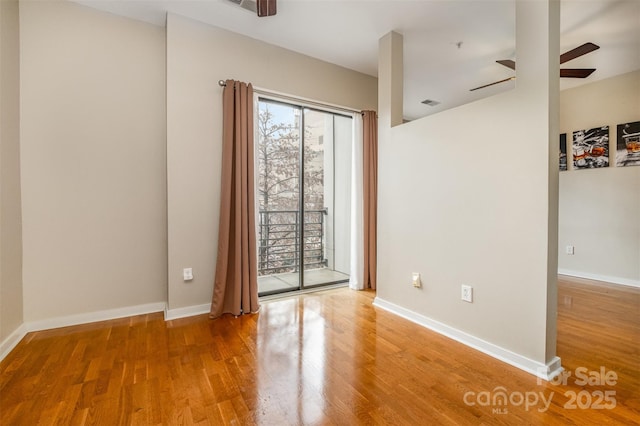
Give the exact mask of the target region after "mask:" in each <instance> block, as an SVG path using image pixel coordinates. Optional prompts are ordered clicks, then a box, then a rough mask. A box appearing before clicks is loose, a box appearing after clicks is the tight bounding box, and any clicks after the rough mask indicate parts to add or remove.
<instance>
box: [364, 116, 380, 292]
mask: <svg viewBox="0 0 640 426" xmlns="http://www.w3.org/2000/svg"><path fill="white" fill-rule="evenodd" d="M362 121H363V131H362V133H363V157H364V160H363V174H364V181H363V192H364V207H363V219H364V220H363V221H364V277H363V280H364V288H372V289H375V288H376V268H377V260H376V253H377V226H378V220H377V207H378V118H377V116H376V112H375V111H363V112H362Z"/></svg>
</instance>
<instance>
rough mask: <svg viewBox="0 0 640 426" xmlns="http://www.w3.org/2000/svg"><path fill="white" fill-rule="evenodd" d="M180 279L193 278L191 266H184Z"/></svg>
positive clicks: (187, 279)
mask: <svg viewBox="0 0 640 426" xmlns="http://www.w3.org/2000/svg"><path fill="white" fill-rule="evenodd" d="M182 279H183V280H185V281H191V280H192V279H193V268H184V269H183V270H182Z"/></svg>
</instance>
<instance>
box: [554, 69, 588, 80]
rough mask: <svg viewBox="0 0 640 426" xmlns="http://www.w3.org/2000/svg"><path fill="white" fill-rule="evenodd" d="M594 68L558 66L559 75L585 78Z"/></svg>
mask: <svg viewBox="0 0 640 426" xmlns="http://www.w3.org/2000/svg"><path fill="white" fill-rule="evenodd" d="M595 70H596V69H595V68H560V77H569V78H587V77H589V76H590V75H591V74H593V72H594V71H595Z"/></svg>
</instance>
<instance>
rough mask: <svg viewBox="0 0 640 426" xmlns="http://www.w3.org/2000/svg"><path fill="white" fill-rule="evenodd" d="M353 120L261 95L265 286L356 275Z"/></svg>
mask: <svg viewBox="0 0 640 426" xmlns="http://www.w3.org/2000/svg"><path fill="white" fill-rule="evenodd" d="M352 121H353V120H352V118H351V117H348V116H343V115H339V114H335V113H331V112H327V111H321V110H318V109H312V108H307V107H304V106H301V105H294V104H290V103H284V102H279V101H275V100H270V99H260V100H259V102H258V117H257V121H256V123H257V129H256V130H257V137H256V141H257V143H256V159H257V160H256V166H257V167H256V169H257V185H256V186H257V190H256V192H257V194H256V196H257V197H256V200H257V205H258V215H257V217H258V221H257V222H258V223H257V227H258V229H257V233H258V269H259V279H258V291H259V293H260V294H261V295H268V294H275V293H280V292H286V291H295V290H300V289H305V288H310V287H315V286H322V285H328V284H335V283H339V282H345V281H347V280H348V278H349V276H348V271H349V262H350V261H349V251H350V240H349V238H350V219H349V218H350V195H351V189H350V184H351V177H350V176H351V147H352V125H353V124H352Z"/></svg>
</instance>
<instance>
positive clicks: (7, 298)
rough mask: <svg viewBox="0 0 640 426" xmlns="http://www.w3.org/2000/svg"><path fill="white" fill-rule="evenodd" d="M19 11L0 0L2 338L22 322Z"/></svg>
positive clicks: (10, 2)
mask: <svg viewBox="0 0 640 426" xmlns="http://www.w3.org/2000/svg"><path fill="white" fill-rule="evenodd" d="M18 15H19V14H18V2H17V0H8V1H4V0H3V1H0V342H2V341H3V340H5V339H6V338H7V337H8V336H9V335H10V334H12V333H13V332H14V331H15V330H16V329H17V328H18V327H20V325H21V324H22V225H21V208H20V204H21V202H20V124H19V123H20V121H19V120H20V67H19V63H20V54H19V28H18V20H19V17H18ZM1 353H2V347H1V346H0V354H1Z"/></svg>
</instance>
